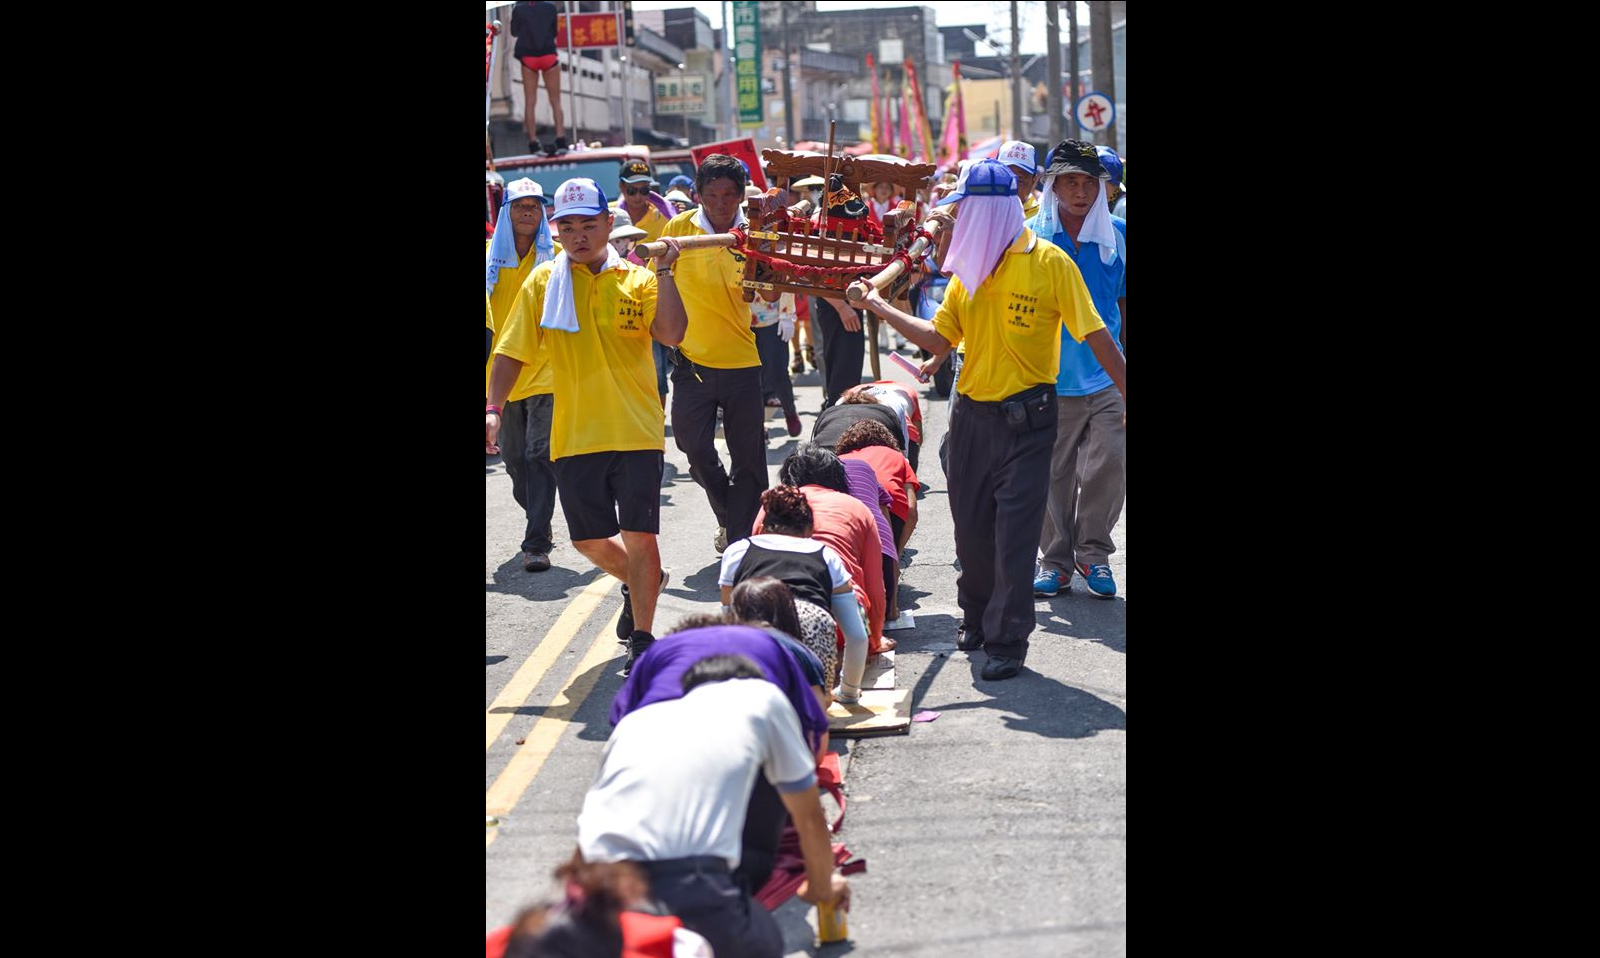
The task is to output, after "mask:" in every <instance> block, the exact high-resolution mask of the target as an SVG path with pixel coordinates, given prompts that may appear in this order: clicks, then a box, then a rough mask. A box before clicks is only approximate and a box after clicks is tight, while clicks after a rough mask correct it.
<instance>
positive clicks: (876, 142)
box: [867, 53, 883, 153]
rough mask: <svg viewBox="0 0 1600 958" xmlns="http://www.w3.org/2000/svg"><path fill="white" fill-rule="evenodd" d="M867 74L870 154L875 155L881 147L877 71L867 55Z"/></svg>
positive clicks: (870, 57)
mask: <svg viewBox="0 0 1600 958" xmlns="http://www.w3.org/2000/svg"><path fill="white" fill-rule="evenodd" d="M867 72H868V73H871V74H872V152H874V153H877V152H878V151H879V150H880V149H881V148H882V146H883V144H882V143H880V142H879V134H878V130H879V129H881V128H882V127H881V124H879V123H878V69H877V67H876V66H874V65H873V62H872V54H870V53H869V54H867Z"/></svg>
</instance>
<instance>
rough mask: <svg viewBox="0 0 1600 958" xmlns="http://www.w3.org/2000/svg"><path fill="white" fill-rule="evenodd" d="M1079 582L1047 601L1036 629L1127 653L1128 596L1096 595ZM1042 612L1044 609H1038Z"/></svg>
mask: <svg viewBox="0 0 1600 958" xmlns="http://www.w3.org/2000/svg"><path fill="white" fill-rule="evenodd" d="M1086 591H1087V589H1086V588H1085V587H1084V585H1083V583H1081V582H1074V583H1073V585H1072V592H1071V593H1070V594H1068V593H1063V594H1061V595H1058V596H1056V597H1055V598H1053V599H1048V600H1041V601H1048V602H1049V603H1050V612H1049V614H1048V617H1047V618H1044V619H1042V620H1040V622H1039V630H1040V631H1041V632H1048V633H1049V634H1051V635H1064V636H1068V637H1070V638H1074V639H1083V640H1084V641H1086V642H1098V643H1100V644H1101V645H1103V646H1105V647H1106V648H1108V649H1110V650H1111V651H1113V652H1120V653H1122V654H1123V655H1126V654H1127V653H1128V617H1127V616H1128V600H1126V599H1124V598H1123V597H1122V596H1120V595H1119V596H1117V597H1116V598H1115V599H1110V600H1107V599H1095V598H1091V597H1090V596H1088V595H1085V594H1084V593H1085V592H1086ZM1041 614H1043V613H1041Z"/></svg>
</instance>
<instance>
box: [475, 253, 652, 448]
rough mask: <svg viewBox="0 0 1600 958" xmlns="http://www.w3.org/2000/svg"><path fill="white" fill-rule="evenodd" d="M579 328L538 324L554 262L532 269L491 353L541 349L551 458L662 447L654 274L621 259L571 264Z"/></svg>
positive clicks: (515, 355)
mask: <svg viewBox="0 0 1600 958" xmlns="http://www.w3.org/2000/svg"><path fill="white" fill-rule="evenodd" d="M571 269H572V301H573V305H574V307H575V310H576V313H577V319H578V331H577V332H575V333H569V332H564V331H563V330H559V329H541V328H540V326H539V320H540V319H541V318H542V317H543V316H544V295H545V289H546V288H547V287H548V286H549V285H550V276H551V274H552V273H553V272H554V271H555V263H542V264H540V265H539V266H537V267H535V268H534V270H533V273H532V274H531V275H529V276H528V280H527V282H526V283H524V284H523V285H522V293H521V295H519V296H518V297H517V299H516V302H515V303H514V304H513V305H512V307H511V313H510V315H509V316H508V317H507V318H506V322H505V324H504V327H503V328H502V330H501V334H500V342H499V344H498V345H496V346H495V352H496V353H502V354H504V355H507V356H510V357H511V358H512V359H516V360H521V361H522V362H528V361H529V359H530V357H535V356H538V355H539V353H540V352H541V351H543V353H544V356H545V358H546V360H547V361H548V365H549V368H550V370H551V375H552V377H553V379H554V384H555V397H556V404H555V406H556V408H555V420H554V421H553V422H552V423H551V425H550V458H551V459H561V458H564V457H567V456H581V455H584V454H586V453H591V452H629V451H633V450H638V449H644V450H654V451H656V452H660V451H662V450H663V449H665V448H666V446H665V443H664V442H663V440H662V427H663V425H664V424H665V414H664V413H663V411H662V409H661V397H660V396H659V395H658V394H657V393H656V364H655V359H654V358H653V356H652V354H651V352H650V343H651V338H650V324H651V322H653V321H654V320H655V316H656V277H655V274H654V273H652V272H650V271H649V270H648V269H644V268H643V267H640V266H635V265H633V264H632V263H629V262H627V261H626V260H624V261H623V263H622V265H621V266H617V267H613V268H612V269H608V270H602V271H601V273H600V274H599V275H598V276H596V275H594V274H593V273H590V272H589V268H588V267H587V266H579V265H576V264H572V266H571Z"/></svg>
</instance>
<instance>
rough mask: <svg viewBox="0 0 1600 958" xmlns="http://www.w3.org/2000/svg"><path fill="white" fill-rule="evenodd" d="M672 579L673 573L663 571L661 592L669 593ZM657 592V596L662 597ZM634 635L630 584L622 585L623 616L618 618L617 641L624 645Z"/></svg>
mask: <svg viewBox="0 0 1600 958" xmlns="http://www.w3.org/2000/svg"><path fill="white" fill-rule="evenodd" d="M671 578H672V573H670V572H668V571H667V570H666V569H662V570H661V592H665V591H667V580H668V579H671ZM661 592H657V593H656V595H660V594H661ZM632 634H633V600H632V599H630V598H628V583H626V582H624V583H622V614H621V615H620V616H618V617H617V641H618V642H622V643H624V644H626V643H627V641H628V636H630V635H632Z"/></svg>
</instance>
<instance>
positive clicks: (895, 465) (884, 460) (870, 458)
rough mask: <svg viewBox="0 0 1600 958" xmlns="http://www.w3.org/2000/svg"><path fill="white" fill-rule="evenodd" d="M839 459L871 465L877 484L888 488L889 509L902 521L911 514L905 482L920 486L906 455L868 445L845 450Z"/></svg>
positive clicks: (915, 486)
mask: <svg viewBox="0 0 1600 958" xmlns="http://www.w3.org/2000/svg"><path fill="white" fill-rule="evenodd" d="M839 458H840V459H856V460H859V461H861V462H864V463H866V464H867V465H869V466H871V467H872V474H873V475H875V476H877V477H878V484H879V485H881V486H883V488H885V489H887V490H889V498H890V499H891V500H893V501H892V502H890V503H889V511H890V512H892V513H894V514H895V515H896V516H897V517H899V519H900V520H901V521H902V522H904V521H905V520H906V519H907V518H909V517H910V515H911V508H910V506H909V505H908V503H907V501H906V483H908V482H909V483H911V485H912V487H913V488H921V485H922V484H921V483H919V482H918V481H917V474H916V473H915V472H912V471H911V463H909V462H907V461H906V457H905V456H904V455H903V454H901V453H899V452H896V451H895V450H893V449H890V448H889V447H888V446H868V447H866V448H865V449H857V450H856V451H854V452H847V453H845V454H844V455H842V456H840V457H839Z"/></svg>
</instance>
